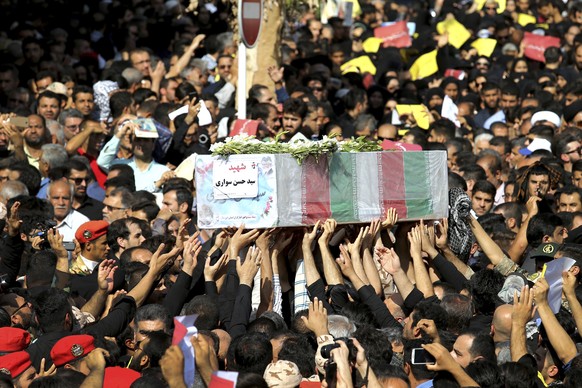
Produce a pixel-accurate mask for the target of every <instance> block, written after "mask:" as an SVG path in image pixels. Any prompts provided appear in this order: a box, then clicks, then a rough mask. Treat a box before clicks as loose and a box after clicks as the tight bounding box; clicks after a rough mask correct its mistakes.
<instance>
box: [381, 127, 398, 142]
mask: <svg viewBox="0 0 582 388" xmlns="http://www.w3.org/2000/svg"><path fill="white" fill-rule="evenodd" d="M397 136H398V128H396V127H395V126H394V125H392V124H382V125H380V126H379V127H378V139H379V140H384V139H390V140H396V138H397Z"/></svg>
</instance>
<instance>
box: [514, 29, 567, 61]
mask: <svg viewBox="0 0 582 388" xmlns="http://www.w3.org/2000/svg"><path fill="white" fill-rule="evenodd" d="M523 44H524V46H525V52H524V54H525V56H526V57H527V58H529V59H533V60H534V61H538V62H542V63H545V62H546V59H545V58H544V51H546V49H547V48H548V47H560V38H556V37H554V36H541V35H536V34H532V33H531V32H526V33H525V35H524V36H523Z"/></svg>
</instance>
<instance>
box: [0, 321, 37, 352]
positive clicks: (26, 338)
mask: <svg viewBox="0 0 582 388" xmlns="http://www.w3.org/2000/svg"><path fill="white" fill-rule="evenodd" d="M28 345H30V333H29V332H27V331H26V330H22V329H19V328H17V327H2V328H0V353H12V352H18V351H19V350H24V349H26V348H27V347H28Z"/></svg>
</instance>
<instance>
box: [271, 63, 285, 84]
mask: <svg viewBox="0 0 582 388" xmlns="http://www.w3.org/2000/svg"><path fill="white" fill-rule="evenodd" d="M267 72H268V73H269V77H271V81H273V82H274V83H276V84H278V83H282V82H283V74H284V72H285V68H284V67H277V66H269V67H268V68H267Z"/></svg>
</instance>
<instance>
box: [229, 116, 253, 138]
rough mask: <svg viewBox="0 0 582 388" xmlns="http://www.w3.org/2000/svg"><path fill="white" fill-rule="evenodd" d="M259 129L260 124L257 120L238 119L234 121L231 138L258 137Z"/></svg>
mask: <svg viewBox="0 0 582 388" xmlns="http://www.w3.org/2000/svg"><path fill="white" fill-rule="evenodd" d="M258 128H259V122H258V121H257V120H241V119H236V120H235V121H234V126H233V128H232V131H230V136H231V137H233V136H236V135H246V136H256V135H257V130H258Z"/></svg>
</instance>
